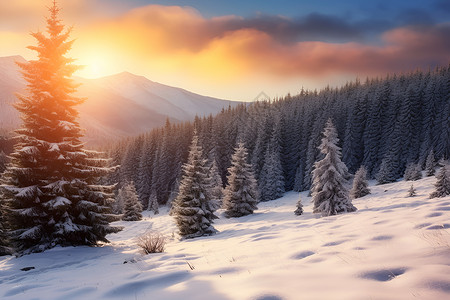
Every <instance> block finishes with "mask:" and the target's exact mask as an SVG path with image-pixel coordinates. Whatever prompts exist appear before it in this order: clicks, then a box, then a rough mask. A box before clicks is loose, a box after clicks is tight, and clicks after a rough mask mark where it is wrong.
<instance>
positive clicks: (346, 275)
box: [0, 177, 450, 300]
mask: <svg viewBox="0 0 450 300" xmlns="http://www.w3.org/2000/svg"><path fill="white" fill-rule="evenodd" d="M435 180H436V179H435V178H434V177H428V178H425V179H422V180H419V181H415V182H404V181H401V182H398V183H391V184H386V185H380V186H371V189H372V194H371V195H368V196H366V197H363V198H361V199H357V200H355V201H354V202H353V203H354V204H355V206H356V207H357V208H358V211H357V212H355V213H349V214H344V215H337V216H330V217H324V218H321V217H319V216H317V215H314V214H312V213H311V210H312V205H311V204H310V198H308V197H307V193H306V192H304V193H301V196H302V199H303V203H304V210H305V213H304V215H302V216H295V215H294V214H293V210H294V209H295V203H296V201H297V199H298V197H299V194H298V193H296V192H289V193H287V194H286V195H285V196H284V197H283V198H281V199H278V200H274V201H270V202H265V203H260V204H259V210H258V211H256V213H255V214H253V215H249V216H247V217H242V218H237V219H225V218H224V217H223V215H222V213H219V215H220V219H219V220H217V221H216V223H215V225H214V226H215V227H216V229H218V230H219V233H218V234H216V235H215V236H211V237H203V238H197V239H193V240H186V241H180V240H179V239H178V236H177V235H176V234H175V235H174V232H175V231H176V228H175V226H174V222H173V218H172V217H170V216H168V215H167V213H166V209H165V208H161V209H160V211H161V214H160V215H157V216H151V215H149V214H146V217H145V218H144V220H143V221H140V222H118V225H122V226H125V229H124V230H123V231H122V232H120V233H118V234H114V235H110V236H108V238H109V239H110V240H111V241H112V243H111V244H110V245H105V246H103V247H99V248H89V247H77V248H59V247H58V248H55V249H52V250H49V251H46V252H44V253H38V254H31V255H27V256H24V257H21V258H18V259H16V258H12V257H2V258H0V297H1V298H2V299H5V300H13V299H36V300H37V299H45V300H50V299H66V300H69V299H196V300H198V299H233V300H236V299H237V300H239V299H260V300H262V299H266V300H267V299H276V300H279V299H284V300H288V299H346V300H349V299H355V300H356V299H416V298H418V299H448V298H449V297H450V233H449V231H448V230H449V228H450V223H449V211H450V197H445V198H435V199H429V198H428V195H429V194H430V192H431V191H432V190H433V184H434V182H435ZM412 183H413V184H414V186H415V188H416V189H417V196H415V197H406V195H407V190H408V189H409V187H410V186H411V184H412ZM147 230H156V231H161V232H163V233H164V234H165V235H166V236H167V238H168V244H167V249H166V251H165V253H162V254H152V255H146V256H144V255H142V254H141V253H140V252H139V249H138V248H137V246H136V244H135V242H136V237H137V236H138V235H140V234H142V233H144V232H146V231H147ZM25 267H34V269H32V270H29V271H21V270H20V269H22V268H25Z"/></svg>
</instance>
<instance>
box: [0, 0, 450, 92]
mask: <svg viewBox="0 0 450 300" xmlns="http://www.w3.org/2000/svg"><path fill="white" fill-rule="evenodd" d="M58 3H59V5H60V6H61V8H62V11H61V18H62V19H63V20H64V23H65V24H66V25H68V26H73V31H72V34H71V37H72V38H73V39H75V43H74V45H73V48H72V50H71V52H70V54H69V55H70V56H71V57H73V58H75V59H77V63H78V64H81V65H84V66H85V67H84V69H83V70H81V71H78V72H77V74H76V75H78V76H82V77H87V78H97V77H102V76H106V75H111V74H115V73H120V72H123V71H128V72H131V73H134V74H138V75H143V76H145V77H147V78H148V79H150V80H153V81H156V82H160V83H163V84H167V85H171V86H176V87H182V88H184V89H187V90H190V91H193V92H195V93H199V94H202V95H207V96H213V97H217V98H222V99H231V100H243V101H251V100H254V99H255V97H257V96H258V95H259V94H260V93H261V92H264V93H265V94H267V95H269V96H270V97H271V98H274V97H282V96H285V95H286V94H287V93H291V94H296V93H298V92H299V91H300V90H301V89H302V88H305V89H310V90H312V89H320V88H323V87H325V86H327V85H331V86H339V85H342V84H345V82H347V81H351V80H354V79H356V78H360V79H365V78H366V77H367V76H369V77H374V76H384V75H385V74H387V73H393V72H397V73H400V72H409V71H413V70H416V69H418V68H421V69H424V70H427V69H428V68H434V67H435V66H437V65H441V66H447V65H448V64H449V63H450V1H448V0H429V1H423V0H409V1H403V0H402V1H399V0H379V1H359V0H341V1H335V0H315V1H304V0H278V1H273V0H259V1H237V0H228V1H212V0H196V1H194V0H184V1H176V0H164V1H149V0H128V1H119V0H59V1H58ZM50 5H51V1H50V0H15V1H0V45H2V46H1V47H0V56H9V55H22V56H23V57H25V58H27V59H33V58H35V57H34V53H33V52H32V51H30V50H28V49H26V46H28V45H33V44H35V41H34V40H33V38H32V37H31V36H30V35H29V33H30V32H35V31H38V30H42V31H44V30H45V16H47V15H48V12H47V11H46V7H47V6H50Z"/></svg>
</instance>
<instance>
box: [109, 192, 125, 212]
mask: <svg viewBox="0 0 450 300" xmlns="http://www.w3.org/2000/svg"><path fill="white" fill-rule="evenodd" d="M124 193H125V191H124V189H123V187H122V188H120V189H119V190H118V191H117V196H116V199H115V201H114V203H113V205H112V208H113V213H115V214H117V215H121V214H123V212H124V208H125V199H126V198H125V194H124Z"/></svg>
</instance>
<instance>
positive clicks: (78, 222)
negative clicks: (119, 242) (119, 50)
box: [2, 1, 120, 253]
mask: <svg viewBox="0 0 450 300" xmlns="http://www.w3.org/2000/svg"><path fill="white" fill-rule="evenodd" d="M59 10H60V9H59V8H58V6H57V4H56V1H55V2H54V3H53V6H52V7H50V8H49V11H50V17H49V18H47V33H48V36H46V35H45V34H44V33H42V32H36V33H32V34H31V35H32V36H33V37H34V38H35V39H36V40H37V46H30V47H28V48H29V49H31V50H34V51H36V52H37V54H38V59H37V60H32V61H30V62H27V63H19V64H18V65H19V66H20V67H21V68H22V73H23V76H24V79H25V80H26V82H27V95H18V99H19V101H18V103H16V104H15V107H16V109H17V110H18V111H19V112H20V113H21V114H22V120H23V124H22V126H21V128H20V129H18V130H16V133H17V135H18V136H17V139H18V143H17V144H16V146H15V148H14V151H13V153H12V154H11V158H12V159H11V160H12V161H11V164H10V165H9V167H8V168H7V170H6V171H5V173H4V176H3V179H2V183H3V184H2V188H3V192H4V197H5V199H6V202H7V204H8V206H9V207H10V208H11V210H8V219H9V220H10V224H11V226H12V228H11V241H12V243H13V245H14V247H15V249H16V250H17V251H18V252H19V253H29V252H39V251H44V250H45V249H48V248H52V247H54V246H56V245H61V246H75V245H91V246H93V245H96V244H97V242H98V241H104V242H107V239H106V235H107V234H109V233H113V232H117V231H119V230H120V229H119V228H116V227H111V226H110V225H109V223H110V222H111V221H114V220H115V219H116V218H115V216H114V215H112V214H110V212H111V208H110V205H111V202H112V201H113V200H112V197H113V194H112V188H113V187H112V186H102V185H99V184H98V183H99V178H100V177H101V176H104V175H106V174H107V173H108V172H110V171H111V169H110V168H107V167H106V166H107V164H108V161H107V160H105V159H102V158H101V157H100V155H101V154H100V153H98V152H95V151H88V150H85V149H84V146H83V143H82V142H81V141H80V138H81V137H82V130H81V128H80V126H79V123H78V121H77V117H78V112H77V110H76V109H75V108H74V106H76V105H78V104H80V103H82V102H83V101H84V100H85V99H82V98H77V97H75V96H74V95H73V94H74V93H75V91H76V87H77V85H76V84H75V83H74V82H73V81H72V79H71V76H72V74H73V72H74V71H75V70H77V69H78V67H77V66H75V65H73V64H72V62H73V59H71V58H67V57H66V56H65V55H66V53H67V52H68V51H69V50H70V48H71V46H72V43H73V41H67V40H68V38H69V35H70V29H69V30H67V31H64V25H63V24H62V21H61V20H60V19H59V18H58V14H59Z"/></svg>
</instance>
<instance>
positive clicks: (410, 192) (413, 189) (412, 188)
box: [408, 184, 417, 197]
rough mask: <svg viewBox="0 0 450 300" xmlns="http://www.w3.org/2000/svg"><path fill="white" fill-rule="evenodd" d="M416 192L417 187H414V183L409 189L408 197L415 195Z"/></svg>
mask: <svg viewBox="0 0 450 300" xmlns="http://www.w3.org/2000/svg"><path fill="white" fill-rule="evenodd" d="M416 194H417V193H416V189H415V188H414V185H412V184H411V187H410V188H409V190H408V197H414V196H415V195H416Z"/></svg>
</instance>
